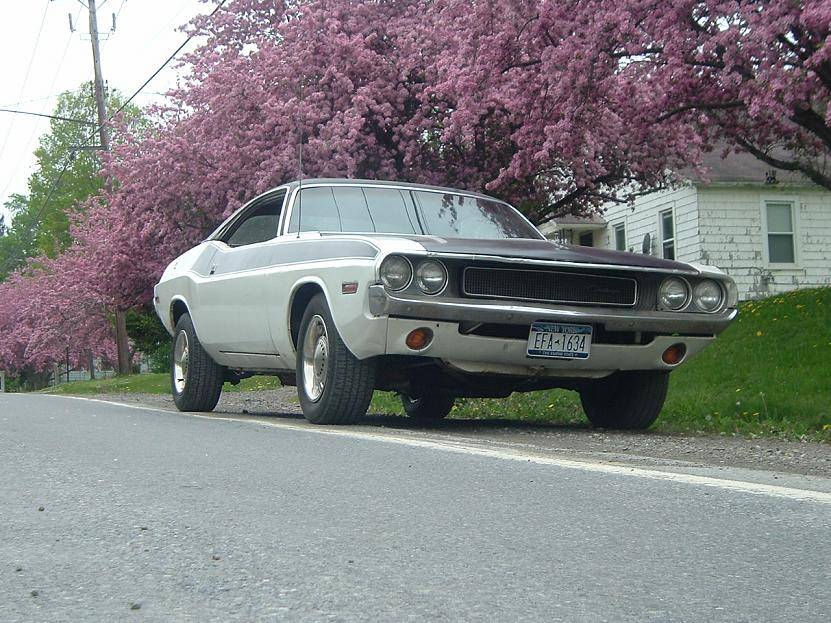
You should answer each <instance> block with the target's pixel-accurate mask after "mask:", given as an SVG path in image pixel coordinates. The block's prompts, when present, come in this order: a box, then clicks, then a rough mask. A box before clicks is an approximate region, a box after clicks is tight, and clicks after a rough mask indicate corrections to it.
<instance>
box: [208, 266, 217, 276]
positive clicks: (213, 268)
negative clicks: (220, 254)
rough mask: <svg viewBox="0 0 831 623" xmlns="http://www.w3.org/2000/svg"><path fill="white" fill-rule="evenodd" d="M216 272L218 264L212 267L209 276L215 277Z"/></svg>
mask: <svg viewBox="0 0 831 623" xmlns="http://www.w3.org/2000/svg"><path fill="white" fill-rule="evenodd" d="M215 272H216V264H214V265H213V266H211V272H209V273H208V274H209V275H213V274H214V273H215Z"/></svg>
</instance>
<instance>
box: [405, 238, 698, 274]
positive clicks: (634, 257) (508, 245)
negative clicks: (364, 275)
mask: <svg viewBox="0 0 831 623" xmlns="http://www.w3.org/2000/svg"><path fill="white" fill-rule="evenodd" d="M407 238H409V239H411V240H413V241H415V242H418V243H419V244H420V245H422V246H423V247H424V248H425V249H427V251H429V252H432V253H462V254H468V255H481V256H488V255H491V256H500V257H513V258H521V259H527V260H548V261H557V262H574V263H585V264H608V265H610V266H634V267H637V268H654V269H655V270H663V271H682V272H698V271H696V270H695V269H694V268H693V267H691V266H690V265H689V264H684V263H683V262H674V261H671V260H664V259H661V258H658V257H652V256H651V255H644V254H642V253H628V252H626V251H610V250H608V249H597V248H595V247H579V246H573V245H566V244H560V243H558V242H552V241H550V240H529V239H526V238H508V239H503V240H480V239H478V238H438V237H435V236H407Z"/></svg>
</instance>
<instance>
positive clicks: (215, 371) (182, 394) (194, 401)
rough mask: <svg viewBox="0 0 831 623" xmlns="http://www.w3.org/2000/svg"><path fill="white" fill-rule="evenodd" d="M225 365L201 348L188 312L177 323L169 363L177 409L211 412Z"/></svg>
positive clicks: (222, 379)
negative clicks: (221, 364)
mask: <svg viewBox="0 0 831 623" xmlns="http://www.w3.org/2000/svg"><path fill="white" fill-rule="evenodd" d="M224 379H225V368H223V367H222V366H220V365H219V364H218V363H216V362H215V361H214V360H213V359H212V358H211V356H210V355H209V354H208V353H207V352H205V349H204V348H202V344H201V343H200V342H199V338H198V337H197V336H196V330H195V329H194V328H193V321H192V320H191V319H190V315H189V314H182V317H181V318H179V321H178V322H177V323H176V330H175V331H174V337H173V353H172V362H171V366H170V384H171V389H172V391H173V402H174V403H175V404H176V408H177V409H179V411H212V410H213V408H214V407H215V406H216V403H217V402H219V396H220V394H221V393H222V384H223V382H224Z"/></svg>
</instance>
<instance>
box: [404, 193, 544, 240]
mask: <svg viewBox="0 0 831 623" xmlns="http://www.w3.org/2000/svg"><path fill="white" fill-rule="evenodd" d="M413 195H414V196H415V198H416V202H417V203H418V207H419V212H420V214H421V216H422V224H423V226H424V229H425V230H426V231H425V233H428V234H431V235H433V236H442V237H444V238H480V239H485V240H490V239H499V238H535V239H539V238H540V234H539V233H538V232H537V230H536V229H534V227H532V226H531V225H530V224H529V223H528V222H527V221H526V220H525V219H524V218H522V217H521V216H520V215H519V213H517V211H516V210H514V209H513V208H512V207H510V206H509V205H507V204H505V203H501V202H499V201H491V200H489V199H482V198H480V197H469V196H465V195H457V194H454V193H437V192H428V191H415V192H414V193H413Z"/></svg>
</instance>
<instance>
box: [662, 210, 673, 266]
mask: <svg viewBox="0 0 831 623" xmlns="http://www.w3.org/2000/svg"><path fill="white" fill-rule="evenodd" d="M660 217H661V253H662V257H663V258H664V259H666V260H674V259H675V223H674V222H673V218H672V210H671V209H670V210H664V211H663V212H661V213H660Z"/></svg>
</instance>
